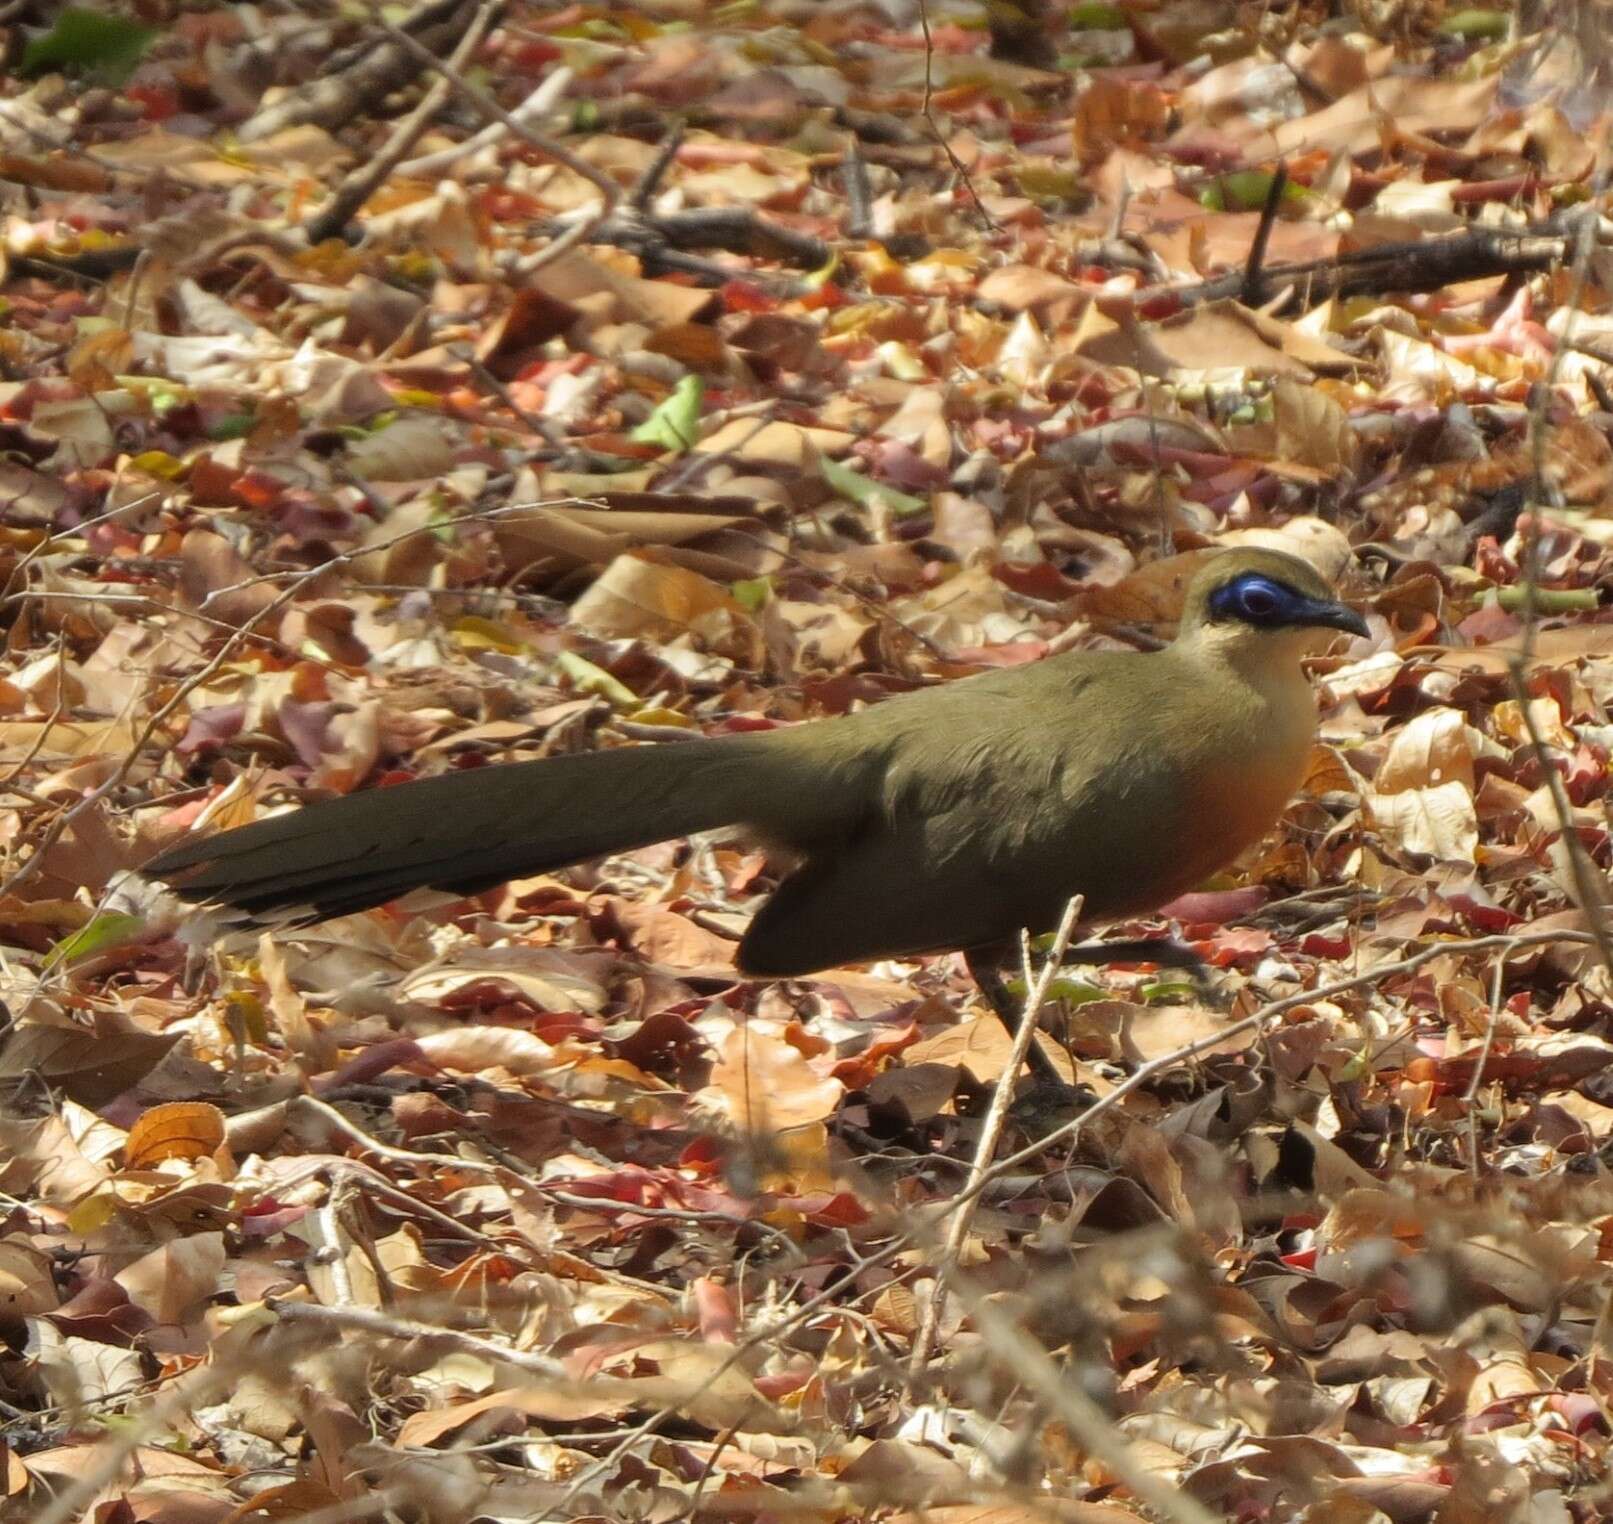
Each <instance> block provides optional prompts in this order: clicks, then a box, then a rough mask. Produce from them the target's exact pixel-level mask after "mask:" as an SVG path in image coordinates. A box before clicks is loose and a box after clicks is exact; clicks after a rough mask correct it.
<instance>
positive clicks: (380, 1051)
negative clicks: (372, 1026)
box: [314, 1037, 437, 1091]
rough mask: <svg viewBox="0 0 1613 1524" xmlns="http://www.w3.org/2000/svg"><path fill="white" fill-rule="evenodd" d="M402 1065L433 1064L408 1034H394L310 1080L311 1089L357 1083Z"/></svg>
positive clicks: (326, 1088)
mask: <svg viewBox="0 0 1613 1524" xmlns="http://www.w3.org/2000/svg"><path fill="white" fill-rule="evenodd" d="M404 1064H425V1065H427V1066H428V1067H430V1068H432V1069H435V1068H436V1067H437V1066H436V1065H435V1064H434V1063H432V1062H431V1060H430V1059H429V1058H428V1057H427V1056H426V1054H425V1051H424V1049H422V1048H421V1046H420V1044H419V1043H417V1042H416V1041H415V1040H414V1039H413V1038H412V1037H394V1038H390V1039H389V1040H388V1041H386V1042H378V1043H372V1044H371V1045H370V1046H369V1047H367V1048H365V1049H364V1050H363V1052H361V1053H359V1054H358V1055H357V1056H356V1057H354V1058H350V1059H348V1061H347V1062H346V1063H345V1064H343V1065H342V1066H341V1068H339V1069H334V1070H332V1071H331V1072H330V1073H329V1074H324V1075H320V1076H319V1077H318V1078H317V1079H316V1080H315V1081H314V1089H315V1091H323V1090H331V1089H334V1088H336V1087H337V1086H339V1085H361V1084H366V1083H368V1082H369V1081H370V1080H373V1079H376V1078H378V1077H379V1076H381V1075H383V1074H385V1073H386V1072H387V1070H389V1069H396V1068H399V1067H400V1066H402V1065H404Z"/></svg>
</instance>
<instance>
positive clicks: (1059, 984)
mask: <svg viewBox="0 0 1613 1524" xmlns="http://www.w3.org/2000/svg"><path fill="white" fill-rule="evenodd" d="M1003 983H1004V985H1006V986H1007V988H1008V992H1009V994H1011V995H1012V996H1013V997H1014V998H1015V999H1016V1000H1019V1001H1023V1000H1024V999H1025V997H1026V996H1027V995H1029V994H1030V987H1029V985H1027V984H1026V983H1025V978H1024V975H1018V976H1016V977H1014V978H1011V979H1005V980H1003ZM1109 994H1110V992H1109V991H1108V990H1106V989H1102V988H1100V987H1099V986H1098V985H1096V984H1088V983H1087V981H1086V980H1085V979H1077V978H1075V977H1073V976H1072V975H1070V974H1059V975H1056V976H1055V977H1054V978H1053V980H1052V981H1051V982H1050V983H1049V984H1048V986H1047V998H1048V999H1049V1000H1062V1001H1063V1002H1064V1003H1065V1004H1066V1005H1088V1004H1090V1003H1091V1002H1092V1001H1094V1000H1107V999H1108V998H1109Z"/></svg>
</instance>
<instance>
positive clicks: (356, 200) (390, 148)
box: [303, 0, 499, 243]
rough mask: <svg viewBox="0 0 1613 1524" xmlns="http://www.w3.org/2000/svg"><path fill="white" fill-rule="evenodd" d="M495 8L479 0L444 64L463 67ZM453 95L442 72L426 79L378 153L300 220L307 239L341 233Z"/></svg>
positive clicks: (492, 0) (491, 1) (495, 4)
mask: <svg viewBox="0 0 1613 1524" xmlns="http://www.w3.org/2000/svg"><path fill="white" fill-rule="evenodd" d="M498 8H499V6H498V0H484V4H482V5H481V6H480V7H479V8H478V9H477V12H476V14H475V15H474V16H473V17H472V18H471V23H470V25H469V27H467V28H466V30H465V35H464V36H463V37H462V38H460V40H459V46H458V47H457V48H455V49H454V52H453V56H452V57H451V58H450V59H449V61H448V63H449V67H451V68H454V69H462V68H463V67H464V66H465V65H466V64H467V63H469V62H470V60H471V58H472V57H473V56H474V55H475V52H476V50H477V48H479V47H480V46H481V45H482V40H483V38H485V37H486V36H487V33H488V31H489V29H490V28H491V27H492V25H493V17H494V15H495V14H496V13H497V11H498ZM452 94H453V83H452V81H451V80H449V79H448V78H447V76H446V75H439V76H438V77H437V78H436V79H434V80H433V81H432V82H431V85H430V87H429V88H428V89H427V90H426V93H425V94H424V95H423V96H422V97H421V98H420V103H419V104H418V105H417V106H416V107H415V108H414V110H413V111H411V112H410V113H409V114H408V116H406V117H404V119H403V120H402V121H401V122H399V123H398V124H397V126H396V127H395V128H393V130H392V136H391V137H390V138H389V139H388V140H387V141H386V142H385V143H384V144H383V145H382V146H381V150H380V152H379V153H377V154H376V155H375V156H374V157H373V158H372V159H369V160H368V161H367V162H365V163H363V164H361V165H360V166H359V167H358V168H357V169H356V170H354V171H353V173H352V174H350V175H348V176H347V177H346V178H345V179H344V180H343V181H342V183H341V184H340V185H338V186H337V187H336V189H335V191H334V192H332V194H331V197H330V199H329V200H328V201H327V202H326V203H325V204H324V206H322V207H321V208H320V209H319V210H318V211H317V212H315V213H314V214H313V216H312V217H310V218H309V219H308V221H307V222H306V223H304V224H303V231H304V232H305V233H307V235H308V241H309V242H310V243H323V242H324V240H325V239H327V238H336V237H339V236H340V234H341V232H342V230H343V229H344V228H345V227H346V226H347V224H348V223H349V222H351V221H352V219H353V214H354V213H355V212H357V211H358V209H359V208H360V207H361V206H363V205H364V203H365V202H366V201H368V200H369V199H370V197H371V196H372V195H373V194H374V193H375V191H376V190H377V189H379V187H380V186H381V185H382V184H383V183H384V182H385V180H386V178H387V176H388V175H390V174H391V173H392V171H393V170H394V169H395V168H396V167H397V165H398V164H399V162H400V161H401V160H402V158H403V156H404V155H405V154H406V153H408V151H409V150H410V149H411V148H413V147H414V145H415V144H416V143H418V142H419V141H420V138H421V136H422V134H423V133H424V132H425V130H426V128H428V127H429V126H430V125H431V124H432V122H433V121H435V120H436V117H437V114H438V113H439V112H440V111H441V110H442V108H443V107H444V106H446V105H447V104H448V99H449V97H450V96H451V95H452Z"/></svg>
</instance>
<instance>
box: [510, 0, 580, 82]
mask: <svg viewBox="0 0 1613 1524" xmlns="http://www.w3.org/2000/svg"><path fill="white" fill-rule="evenodd" d="M573 9H577V7H573ZM565 56H566V55H565V53H564V52H563V51H562V50H561V49H560V48H558V47H556V46H555V45H554V43H552V42H538V41H536V40H531V39H529V40H527V41H525V42H522V43H520V44H519V45H517V46H516V47H515V48H514V50H513V51H512V52H510V53H506V54H505V61H506V63H507V64H508V65H509V68H510V71H511V72H512V73H514V74H536V73H537V72H539V71H540V70H541V69H542V68H543V67H544V65H545V64H552V63H559V62H560V60H561V59H563V58H564V57H565Z"/></svg>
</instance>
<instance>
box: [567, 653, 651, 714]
mask: <svg viewBox="0 0 1613 1524" xmlns="http://www.w3.org/2000/svg"><path fill="white" fill-rule="evenodd" d="M554 669H555V671H556V672H558V673H559V674H560V675H561V676H562V677H563V678H565V679H566V681H567V682H569V683H570V684H571V686H572V688H573V690H574V691H575V692H577V693H597V694H598V695H599V696H600V697H601V698H602V699H606V700H608V701H609V702H610V703H612V704H615V705H616V706H617V707H618V708H624V709H633V708H636V707H637V706H638V703H639V696H638V694H636V693H634V692H633V690H632V689H631V688H629V687H628V686H627V684H625V683H623V682H621V681H619V680H618V679H617V678H614V677H612V676H611V675H610V673H609V672H607V671H606V670H605V669H604V668H603V667H596V666H595V665H594V664H593V663H592V662H591V661H589V660H588V658H587V657H586V656H578V655H577V653H576V652H575V651H562V652H561V653H560V655H559V656H557V657H556V658H555V664H554Z"/></svg>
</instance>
